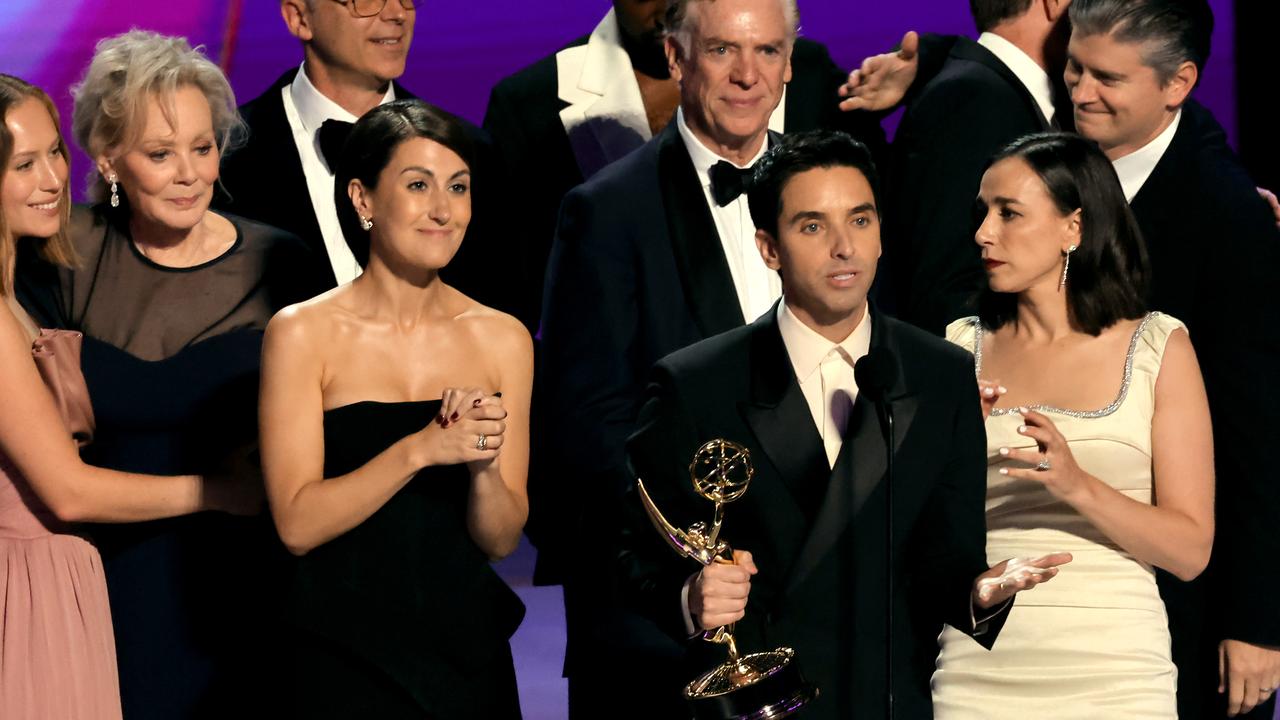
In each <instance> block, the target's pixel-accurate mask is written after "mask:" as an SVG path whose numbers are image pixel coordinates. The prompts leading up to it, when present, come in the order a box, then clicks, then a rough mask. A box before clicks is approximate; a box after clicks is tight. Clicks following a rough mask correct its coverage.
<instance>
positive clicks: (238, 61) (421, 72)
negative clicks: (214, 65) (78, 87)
mask: <svg viewBox="0 0 1280 720" xmlns="http://www.w3.org/2000/svg"><path fill="white" fill-rule="evenodd" d="M318 1H319V2H333V1H334V0H318ZM392 1H393V2H394V0H392ZM1210 4H1211V5H1213V8H1214V11H1215V13H1216V14H1217V31H1216V33H1215V35H1214V53H1213V59H1212V60H1211V62H1210V64H1209V68H1208V72H1207V73H1206V77H1205V78H1204V82H1203V85H1202V86H1201V87H1200V89H1199V90H1198V91H1197V95H1198V97H1199V98H1200V99H1201V100H1202V101H1203V102H1205V103H1206V104H1208V105H1209V106H1210V107H1211V108H1212V109H1213V111H1214V113H1215V114H1216V115H1217V117H1218V119H1219V120H1220V121H1221V122H1222V124H1223V125H1224V126H1226V127H1227V128H1228V131H1229V132H1230V133H1231V134H1232V138H1233V140H1234V138H1235V133H1236V101H1235V74H1234V72H1235V71H1234V63H1235V52H1234V47H1233V38H1234V36H1233V26H1234V23H1233V20H1234V13H1233V12H1232V2H1231V0H1211V2H1210ZM608 8H609V2H608V0H550V1H547V0H544V1H543V2H528V0H467V1H463V2H459V1H457V0H419V9H418V11H417V13H418V18H417V30H416V34H415V39H414V44H413V48H412V50H411V52H410V56H409V67H408V70H407V72H406V73H405V76H404V78H403V82H404V84H405V86H406V87H408V88H410V89H411V90H412V91H413V92H414V93H415V94H417V95H419V96H420V97H422V98H424V99H426V100H429V101H431V102H433V103H436V104H438V105H440V106H442V107H444V108H446V109H448V110H451V111H453V112H455V113H457V114H459V115H462V116H463V117H466V118H468V119H470V120H472V121H474V122H477V123H478V122H479V121H480V120H481V119H482V117H483V115H484V107H485V103H486V101H487V100H488V97H489V89H490V88H491V87H493V85H494V83H495V82H497V81H498V80H499V79H500V78H502V77H503V76H505V75H507V74H510V73H512V72H514V71H516V70H518V69H519V68H521V67H524V66H525V65H527V64H529V63H531V62H533V61H534V60H536V59H538V58H540V57H542V56H544V55H547V54H549V53H551V52H554V51H555V50H557V49H559V48H560V47H561V46H562V45H564V44H565V43H567V42H569V41H570V40H572V39H574V38H577V37H579V36H582V35H585V34H587V33H589V32H591V30H592V29H593V28H594V27H595V25H596V23H597V22H599V20H600V18H601V17H602V16H603V15H604V13H605V12H606V11H607V10H608ZM800 10H801V15H802V17H801V25H802V29H801V31H802V33H803V34H804V35H805V36H807V37H809V38H812V39H815V40H818V41H821V42H823V43H826V44H827V46H828V47H829V48H831V53H832V55H833V56H834V57H835V59H836V61H837V62H838V63H840V64H841V65H843V66H845V67H851V66H852V65H854V64H855V63H858V62H861V60H862V58H863V57H864V56H866V55H867V54H870V53H874V52H879V51H882V50H884V49H887V48H889V47H891V46H892V45H893V44H894V43H896V42H897V41H898V40H899V39H900V38H901V36H902V33H903V32H904V31H906V30H909V29H918V30H929V31H934V32H945V33H965V34H969V35H972V34H973V28H972V24H971V22H970V20H969V10H968V3H967V2H965V1H964V0H896V1H888V2H886V1H885V0H800ZM131 27H139V28H145V29H149V30H155V31H158V32H163V33H169V34H176V35H185V36H186V37H188V38H189V39H190V40H191V42H192V43H194V44H200V45H204V46H205V48H206V52H207V53H208V55H209V57H211V58H212V59H213V60H214V61H215V62H218V63H219V64H221V65H222V66H223V67H224V68H225V69H227V70H228V71H229V75H230V78H231V82H232V86H233V87H234V88H235V91H236V96H237V98H239V99H240V101H241V102H244V101H246V100H249V99H250V98H252V97H254V96H256V95H257V94H259V93H260V92H262V90H264V89H265V88H266V87H267V86H268V85H270V84H271V82H272V81H273V80H274V79H275V78H276V77H277V76H278V75H279V74H280V73H281V72H283V71H284V70H286V69H287V68H289V67H292V66H294V65H296V64H297V63H298V62H299V61H300V59H301V52H300V50H299V46H298V42H297V41H296V40H295V39H294V38H293V37H292V36H290V35H289V34H288V32H287V31H286V30H285V27H284V23H283V21H282V20H281V19H280V13H279V3H278V2H276V0H0V72H6V73H11V74H14V75H18V76H21V77H23V78H25V79H27V80H29V81H31V82H34V83H36V84H37V85H40V86H41V87H43V88H45V89H46V90H48V91H49V93H50V94H51V95H52V96H53V97H54V99H55V100H56V101H57V103H58V106H59V107H60V108H61V109H62V111H63V117H64V127H65V126H67V123H66V122H65V119H66V118H67V117H68V116H69V115H70V94H69V92H68V89H69V88H70V86H71V85H72V84H73V83H74V82H75V81H76V80H77V79H78V77H79V76H80V74H81V73H82V72H83V71H84V67H85V66H86V65H87V63H88V61H89V58H90V56H91V55H92V54H93V47H94V44H95V43H96V42H97V41H98V40H99V39H101V38H103V37H107V36H110V35H113V34H116V33H120V32H123V31H125V30H128V29H129V28H131ZM73 163H74V168H75V169H74V172H75V174H76V175H77V176H83V175H84V174H86V173H87V172H88V171H89V170H90V165H89V163H88V161H87V159H86V158H84V157H83V156H82V155H77V156H76V157H75V158H74V159H73ZM78 185H82V183H78Z"/></svg>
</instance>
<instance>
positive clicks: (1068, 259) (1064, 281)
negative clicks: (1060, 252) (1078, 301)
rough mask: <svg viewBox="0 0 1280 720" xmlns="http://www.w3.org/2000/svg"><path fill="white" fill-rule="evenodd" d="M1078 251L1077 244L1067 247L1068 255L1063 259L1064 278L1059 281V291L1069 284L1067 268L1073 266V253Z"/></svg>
mask: <svg viewBox="0 0 1280 720" xmlns="http://www.w3.org/2000/svg"><path fill="white" fill-rule="evenodd" d="M1075 251H1076V246H1075V245H1072V246H1071V247H1069V248H1067V254H1066V257H1065V258H1063V260H1062V279H1061V280H1059V281H1058V291H1059V292H1061V291H1062V288H1064V287H1066V286H1067V270H1068V269H1069V268H1070V267H1071V253H1073V252H1075Z"/></svg>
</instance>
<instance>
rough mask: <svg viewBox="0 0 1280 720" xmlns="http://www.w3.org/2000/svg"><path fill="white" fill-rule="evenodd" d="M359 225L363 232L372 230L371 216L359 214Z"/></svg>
mask: <svg viewBox="0 0 1280 720" xmlns="http://www.w3.org/2000/svg"><path fill="white" fill-rule="evenodd" d="M360 227H361V229H363V230H364V231H365V232H369V231H370V230H372V229H373V218H367V217H365V216H363V215H361V216H360Z"/></svg>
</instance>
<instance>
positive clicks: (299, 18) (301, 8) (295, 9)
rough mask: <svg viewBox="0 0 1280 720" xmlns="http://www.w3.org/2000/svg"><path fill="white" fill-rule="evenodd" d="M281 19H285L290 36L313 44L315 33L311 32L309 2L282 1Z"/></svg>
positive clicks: (296, 0)
mask: <svg viewBox="0 0 1280 720" xmlns="http://www.w3.org/2000/svg"><path fill="white" fill-rule="evenodd" d="M313 1H315V0H313ZM322 1H323V2H328V0H322ZM280 17H282V18H284V25H285V27H287V28H288V29H289V34H290V35H292V36H294V37H296V38H298V39H299V40H301V41H302V42H311V38H312V37H313V35H314V33H313V32H312V31H311V10H310V9H309V8H308V7H307V0H280Z"/></svg>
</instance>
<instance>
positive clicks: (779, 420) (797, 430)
mask: <svg viewBox="0 0 1280 720" xmlns="http://www.w3.org/2000/svg"><path fill="white" fill-rule="evenodd" d="M755 326H756V332H755V334H754V335H753V337H752V347H751V398H750V400H747V401H744V402H741V403H739V405H738V408H739V412H740V414H741V415H742V418H743V420H745V421H746V423H747V425H748V426H749V427H750V428H751V432H752V433H753V434H754V435H755V437H756V441H757V442H758V443H759V445H760V447H761V449H763V450H764V454H765V455H766V456H767V457H768V460H769V462H770V463H772V464H773V467H774V468H775V469H776V470H777V471H778V477H779V478H781V480H782V484H783V485H784V486H785V487H786V488H787V490H788V491H789V492H790V494H791V496H792V498H793V499H794V500H796V501H797V505H799V504H800V498H801V497H802V495H803V492H804V491H803V483H805V482H811V481H812V480H813V478H814V477H817V476H820V475H822V474H825V473H827V472H828V468H827V453H826V449H825V448H824V447H823V445H822V438H821V436H820V435H819V434H818V429H817V427H816V426H815V425H814V422H813V415H812V414H811V413H810V412H809V405H808V403H807V402H806V401H805V399H804V393H802V392H801V391H800V384H799V383H798V382H797V381H796V375H795V371H794V369H793V368H792V367H791V359H790V357H788V355H787V350H786V347H785V346H784V345H783V343H782V336H781V335H780V334H779V332H778V323H777V305H776V304H775V305H774V309H773V310H771V311H769V312H767V313H765V315H764V316H763V317H762V318H760V319H759V320H757V321H756V322H755Z"/></svg>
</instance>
